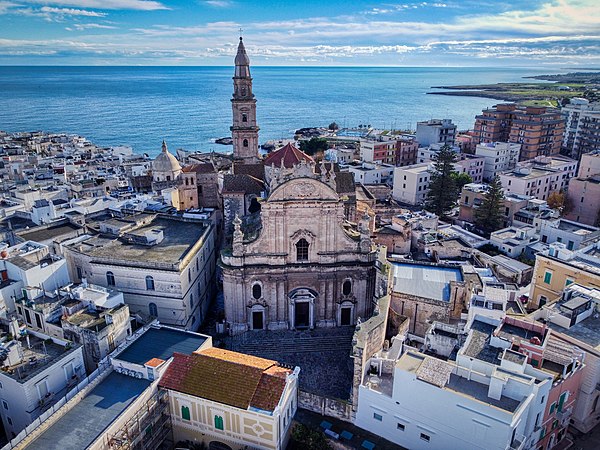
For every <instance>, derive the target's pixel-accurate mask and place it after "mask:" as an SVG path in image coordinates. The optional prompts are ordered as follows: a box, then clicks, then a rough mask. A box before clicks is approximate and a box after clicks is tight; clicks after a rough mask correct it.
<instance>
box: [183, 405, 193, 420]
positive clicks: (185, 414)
mask: <svg viewBox="0 0 600 450" xmlns="http://www.w3.org/2000/svg"><path fill="white" fill-rule="evenodd" d="M181 418H182V419H183V420H191V416H190V408H189V406H182V407H181Z"/></svg>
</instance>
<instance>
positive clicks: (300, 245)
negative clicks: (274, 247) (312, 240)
mask: <svg viewBox="0 0 600 450" xmlns="http://www.w3.org/2000/svg"><path fill="white" fill-rule="evenodd" d="M296 260H297V261H308V242H307V241H306V239H300V240H299V241H298V242H296Z"/></svg>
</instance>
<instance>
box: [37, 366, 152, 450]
mask: <svg viewBox="0 0 600 450" xmlns="http://www.w3.org/2000/svg"><path fill="white" fill-rule="evenodd" d="M149 385H150V382H149V381H148V380H145V379H137V378H134V377H130V376H127V375H121V374H118V373H116V372H112V373H111V374H109V375H108V376H107V377H106V379H104V380H103V381H102V382H101V383H100V384H98V385H97V386H96V387H95V388H94V389H93V390H92V391H91V392H90V393H89V394H88V395H87V396H86V397H84V398H83V399H82V400H81V401H80V402H79V403H78V404H77V405H75V406H74V407H73V409H71V410H70V411H68V412H67V413H66V414H65V415H64V416H63V417H61V418H60V419H58V421H57V422H55V423H54V424H53V425H51V426H50V427H49V428H48V429H47V430H45V431H44V432H43V433H42V434H41V435H40V437H38V438H37V439H36V440H35V441H33V442H32V443H31V444H30V445H29V446H28V447H27V448H28V449H30V450H47V449H50V448H57V449H58V448H59V449H61V450H81V449H83V448H87V447H88V446H89V445H91V444H92V443H93V442H94V441H95V440H96V439H97V438H98V436H100V435H101V434H102V432H103V431H104V429H105V428H106V427H107V426H109V425H110V424H111V423H112V422H113V421H114V420H115V419H116V418H117V417H118V416H119V415H121V414H122V413H123V411H125V410H126V409H127V407H128V406H129V405H130V404H131V403H132V402H133V401H134V400H135V399H136V398H137V397H138V395H140V394H141V393H142V392H143V391H144V390H145V389H146V388H147V387H148V386H149Z"/></svg>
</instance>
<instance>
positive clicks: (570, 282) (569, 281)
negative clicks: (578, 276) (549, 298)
mask: <svg viewBox="0 0 600 450" xmlns="http://www.w3.org/2000/svg"><path fill="white" fill-rule="evenodd" d="M570 284H573V280H571V279H570V278H567V280H566V281H565V287H567V286H568V285H570Z"/></svg>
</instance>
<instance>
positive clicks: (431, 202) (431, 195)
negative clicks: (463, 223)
mask: <svg viewBox="0 0 600 450" xmlns="http://www.w3.org/2000/svg"><path fill="white" fill-rule="evenodd" d="M455 162H456V153H454V152H453V151H452V149H451V148H450V147H449V146H448V145H444V146H443V147H442V148H441V149H440V151H439V152H437V154H436V155H435V156H434V157H433V169H432V170H431V171H430V173H431V181H430V182H429V192H428V193H427V198H426V199H425V209H426V210H427V211H431V212H433V213H435V214H437V215H438V216H440V217H444V216H446V214H447V213H449V212H450V210H451V209H452V207H453V206H454V204H455V203H456V200H457V198H458V194H459V192H458V189H457V187H456V180H455V176H454V175H453V173H454V163H455Z"/></svg>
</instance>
